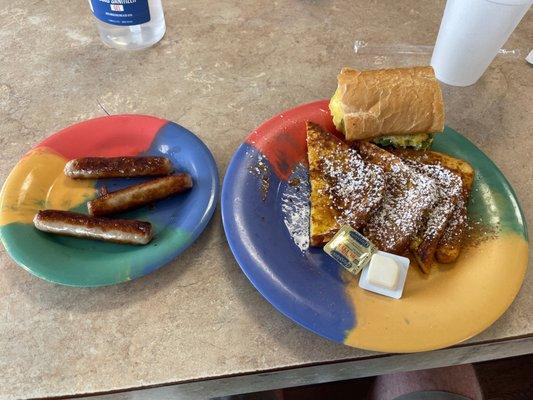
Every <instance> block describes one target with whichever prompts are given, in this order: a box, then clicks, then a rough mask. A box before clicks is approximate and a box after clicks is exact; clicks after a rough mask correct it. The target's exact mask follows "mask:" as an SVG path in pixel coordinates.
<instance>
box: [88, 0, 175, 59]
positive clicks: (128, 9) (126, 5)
mask: <svg viewBox="0 0 533 400" xmlns="http://www.w3.org/2000/svg"><path fill="white" fill-rule="evenodd" d="M89 4H90V6H91V10H92V12H93V15H94V16H95V18H96V23H97V26H98V31H99V32H100V38H101V39H102V41H103V42H104V43H105V44H107V45H108V46H111V47H114V48H116V49H121V50H141V49H145V48H147V47H150V46H153V45H154V44H156V43H157V42H159V41H160V40H161V38H162V37H163V35H164V34H165V29H166V27H165V16H164V14H163V6H162V5H161V0H89Z"/></svg>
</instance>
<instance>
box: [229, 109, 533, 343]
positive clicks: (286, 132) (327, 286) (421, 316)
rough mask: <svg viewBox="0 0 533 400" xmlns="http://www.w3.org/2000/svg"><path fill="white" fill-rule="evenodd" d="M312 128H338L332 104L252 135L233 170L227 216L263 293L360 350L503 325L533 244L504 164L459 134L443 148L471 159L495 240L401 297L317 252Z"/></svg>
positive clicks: (240, 255)
mask: <svg viewBox="0 0 533 400" xmlns="http://www.w3.org/2000/svg"><path fill="white" fill-rule="evenodd" d="M306 121H313V122H316V123H318V124H320V125H322V126H323V127H324V128H325V129H327V130H329V131H330V132H335V128H334V126H333V124H332V121H331V115H330V113H329V109H328V102H327V101H319V102H315V103H310V104H306V105H303V106H300V107H296V108H294V109H292V110H289V111H286V112H283V113H281V114H279V115H277V116H275V117H274V118H272V119H271V120H269V121H267V122H265V123H264V124H263V125H261V126H260V127H259V128H258V129H257V130H255V131H254V132H252V133H251V134H250V135H249V136H248V138H247V139H246V141H245V143H244V144H242V145H241V146H240V147H239V149H238V150H237V152H236V153H235V155H234V156H233V159H232V160H231V163H230V165H229V167H228V170H227V173H226V177H225V179H224V184H223V188H222V218H223V223H224V229H225V232H226V236H227V238H228V242H229V245H230V247H231V250H232V251H233V255H234V256H235V258H236V259H237V262H238V263H239V265H240V266H241V268H242V270H243V271H244V273H245V274H246V275H247V277H248V278H249V279H250V281H251V282H252V284H253V285H254V286H255V287H256V288H257V290H258V291H259V292H260V293H261V294H262V295H263V296H264V297H265V298H266V299H267V300H268V301H269V302H270V303H272V305H273V306H274V307H276V308H277V309H278V310H279V311H280V312H282V313H283V314H285V315H286V316H287V317H289V318H291V319H292V320H294V321H295V322H297V323H299V324H300V325H302V326H304V327H305V328H307V329H309V330H311V331H313V332H315V333H317V334H319V335H321V336H324V337H326V338H328V339H331V340H334V341H337V342H341V343H345V344H347V345H350V346H354V347H359V348H364V349H368V350H377V351H386V352H414V351H425V350H432V349H438V348H442V347H447V346H451V345H453V344H456V343H458V342H461V341H463V340H466V339H468V338H470V337H472V336H474V335H476V334H477V333H479V332H481V331H482V330H484V329H486V328H487V327H488V326H489V325H491V324H492V323H493V322H494V321H495V320H496V319H497V318H498V317H499V316H500V315H502V313H503V312H504V311H505V310H506V309H507V307H509V305H510V304H511V302H512V301H513V299H514V298H515V296H516V294H517V293H518V290H519V289H520V286H521V284H522V281H523V279H524V275H525V271H526V265H527V257H528V242H527V233H526V227H525V222H524V216H523V214H522V212H521V210H520V207H519V205H518V201H517V199H516V196H515V194H514V192H513V190H512V188H511V186H510V185H509V183H508V182H507V180H506V179H505V177H504V176H503V175H502V173H501V172H500V171H499V170H498V168H497V167H496V166H495V165H494V164H493V163H492V162H491V161H490V160H489V158H488V157H487V156H485V155H484V154H483V153H482V152H481V151H480V150H479V149H478V148H477V147H476V146H474V145H473V144H472V143H471V142H469V141H468V140H467V139H466V138H464V137H463V136H461V135H460V134H459V133H457V132H455V131H454V130H452V129H450V128H446V129H445V132H444V133H443V134H440V135H437V138H436V140H435V142H434V144H433V149H435V150H437V151H442V152H445V153H448V154H451V155H453V156H456V157H459V158H462V159H465V160H467V161H469V162H470V163H471V164H472V165H473V166H474V168H475V170H476V179H475V183H474V187H473V191H472V195H471V201H470V205H469V217H470V220H471V221H475V226H476V227H477V228H480V230H481V231H483V232H485V235H484V236H483V237H482V238H481V239H479V240H476V242H475V243H474V242H473V241H470V242H469V243H467V244H466V245H465V248H464V249H463V251H462V253H461V256H460V258H459V259H458V261H457V262H456V263H455V264H454V265H446V266H444V265H443V266H440V267H437V268H435V269H434V271H433V272H432V273H431V274H430V275H429V276H425V275H424V274H422V273H421V272H420V271H419V269H418V268H417V267H416V266H415V265H411V268H409V275H408V278H407V283H406V286H405V290H404V294H403V297H402V298H401V299H400V300H394V299H391V298H387V297H383V296H380V295H378V294H374V293H371V292H367V291H365V290H363V289H361V288H359V286H358V284H357V282H358V278H355V277H353V276H352V275H350V274H349V273H346V272H345V271H344V270H343V269H342V268H341V267H340V266H339V265H338V264H337V263H336V262H335V261H334V260H333V259H331V258H330V257H329V256H327V255H326V254H325V253H324V252H323V251H322V250H321V249H308V248H307V246H306V244H307V241H308V229H309V202H308V196H309V183H308V177H307V161H306V160H307V154H306V141H305V137H306V130H305V123H306Z"/></svg>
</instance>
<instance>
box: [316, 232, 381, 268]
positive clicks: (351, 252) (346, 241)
mask: <svg viewBox="0 0 533 400" xmlns="http://www.w3.org/2000/svg"><path fill="white" fill-rule="evenodd" d="M324 251H325V252H326V253H328V255H329V256H330V257H332V258H333V259H335V261H337V262H338V263H339V264H340V265H342V266H343V267H344V268H346V269H347V270H348V271H350V272H351V273H352V274H354V275H357V274H358V273H359V272H361V270H362V269H363V268H364V267H365V266H366V265H368V263H369V262H370V259H371V258H372V255H373V254H375V253H376V252H377V251H378V249H377V248H376V246H374V245H373V244H372V243H371V242H370V241H369V240H368V239H367V238H366V237H364V236H363V235H361V234H360V233H359V232H357V231H356V230H354V229H352V228H351V227H350V226H349V225H344V226H343V227H342V228H341V229H339V231H338V232H337V233H336V234H335V236H333V238H332V239H331V240H330V241H329V242H328V243H327V244H326V245H325V246H324Z"/></svg>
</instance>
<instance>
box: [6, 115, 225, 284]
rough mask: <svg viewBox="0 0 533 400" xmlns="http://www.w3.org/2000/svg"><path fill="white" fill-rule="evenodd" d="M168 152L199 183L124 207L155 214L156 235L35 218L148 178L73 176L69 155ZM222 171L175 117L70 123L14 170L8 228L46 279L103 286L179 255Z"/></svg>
mask: <svg viewBox="0 0 533 400" xmlns="http://www.w3.org/2000/svg"><path fill="white" fill-rule="evenodd" d="M123 155H128V156H134V155H164V156H167V157H169V158H170V159H171V160H172V163H173V164H174V166H175V168H176V170H178V171H185V172H188V173H189V174H190V175H191V176H192V178H193V181H194V187H193V189H192V190H190V191H188V192H187V193H184V194H180V195H177V196H173V197H170V198H168V199H165V200H163V201H160V202H157V203H156V204H155V205H153V206H150V207H144V208H141V209H138V210H135V211H132V212H129V213H126V214H124V215H123V217H125V218H135V219H140V220H145V221H150V222H151V223H152V224H153V226H154V230H155V237H154V240H153V241H152V242H151V243H149V244H148V245H146V246H130V245H119V244H112V243H104V242H97V241H91V240H84V239H77V238H69V237H62V236H56V235H51V234H47V233H43V232H40V231H37V230H36V229H35V228H34V227H33V224H32V219H33V216H34V215H35V213H36V212H37V211H38V210H40V209H45V208H53V209H61V210H74V211H80V212H87V208H86V205H85V203H86V202H87V200H89V199H91V198H94V197H95V196H96V192H97V190H98V189H99V188H100V187H102V186H106V187H108V188H109V189H110V190H116V189H119V188H122V187H125V186H128V185H131V184H133V183H136V182H140V181H141V180H143V179H142V178H138V179H106V180H72V179H69V178H67V177H66V176H65V175H64V174H63V167H64V166H65V163H66V162H67V161H68V160H70V159H72V158H77V157H85V156H108V157H111V156H123ZM218 186H219V182H218V173H217V168H216V165H215V161H214V159H213V156H212V155H211V153H210V151H209V149H208V148H207V147H206V146H205V144H204V143H203V142H202V141H201V140H200V139H199V138H198V137H196V136H195V135H194V134H193V133H191V132H189V131H188V130H187V129H185V128H183V127H181V126H179V125H176V124H175V123H172V122H169V121H166V120H163V119H159V118H155V117H149V116H141V115H118V116H110V117H103V118H97V119H92V120H89V121H85V122H82V123H80V124H77V125H73V126H70V127H68V128H66V129H64V130H62V131H60V132H58V133H56V134H54V135H52V136H50V137H49V138H47V139H46V140H44V141H42V142H41V143H39V144H38V145H37V146H36V147H35V148H33V149H32V150H30V151H29V152H28V153H27V154H26V155H25V156H24V157H23V158H22V159H21V160H20V161H19V163H18V164H17V165H16V166H15V168H14V169H13V170H12V171H11V173H10V175H9V176H8V178H7V180H6V182H5V183H4V187H3V189H2V193H1V195H0V235H1V239H2V242H3V243H4V246H5V248H6V250H7V252H8V253H9V255H10V256H11V257H12V258H13V260H15V261H16V262H17V263H18V264H19V265H20V266H22V267H23V268H24V269H26V270H28V271H29V272H31V273H32V274H34V275H37V276H38V277H40V278H43V279H45V280H48V281H51V282H55V283H60V284H64V285H71V286H102V285H111V284H115V283H119V282H124V281H128V280H131V279H135V278H138V277H140V276H143V275H146V274H148V273H150V272H151V271H153V270H155V269H157V268H159V267H161V266H162V265H164V264H166V263H168V262H169V261H170V260H172V259H173V258H175V257H176V256H177V255H178V254H179V253H181V252H182V251H183V250H184V249H186V248H187V247H188V246H189V245H190V244H191V243H192V242H193V241H194V240H195V239H196V238H197V237H198V235H200V233H201V232H202V231H203V229H204V228H205V226H206V225H207V223H208V222H209V220H210V218H211V216H212V215H213V211H214V209H215V207H216V202H217V197H218V194H217V193H218Z"/></svg>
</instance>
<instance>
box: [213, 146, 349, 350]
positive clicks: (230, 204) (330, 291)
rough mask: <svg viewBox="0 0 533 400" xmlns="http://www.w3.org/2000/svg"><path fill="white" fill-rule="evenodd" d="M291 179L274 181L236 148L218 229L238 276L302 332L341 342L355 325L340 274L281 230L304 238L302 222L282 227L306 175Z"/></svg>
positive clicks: (247, 149)
mask: <svg viewBox="0 0 533 400" xmlns="http://www.w3.org/2000/svg"><path fill="white" fill-rule="evenodd" d="M297 173H299V174H301V175H298V176H297V179H298V181H297V182H296V183H295V182H294V178H291V179H289V180H288V181H283V180H280V179H279V178H278V177H277V176H276V174H274V172H272V169H271V167H270V164H269V163H268V161H267V160H266V158H264V157H263V156H262V155H261V154H260V153H259V152H258V151H257V150H256V149H255V148H254V147H252V146H250V145H249V144H243V145H241V146H240V147H239V149H238V150H237V152H236V153H235V155H234V156H233V159H232V160H231V163H230V165H229V167H228V170H227V172H226V176H225V178H224V184H223V187H222V203H221V207H222V219H223V223H224V229H225V232H226V236H227V238H228V243H229V245H230V247H231V250H232V252H233V255H234V256H235V258H236V260H237V262H238V263H239V265H240V266H241V268H242V270H243V272H244V273H245V274H246V276H247V277H248V278H249V279H250V281H251V282H252V284H253V285H254V286H255V287H256V289H257V290H258V291H259V292H260V293H261V294H262V295H263V296H264V297H265V298H266V299H267V300H268V301H269V302H270V303H271V304H272V305H273V306H274V307H276V308H277V309H278V310H279V311H280V312H281V313H283V314H285V315H286V316H287V317H289V318H291V319H292V320H294V321H296V322H297V323H299V324H300V325H302V326H304V327H305V328H307V329H310V330H311V331H313V332H315V333H317V334H319V335H321V336H324V337H326V338H329V339H332V340H335V341H338V342H342V341H343V340H344V337H345V335H346V331H348V330H349V329H351V328H353V327H354V325H355V320H354V318H355V317H354V313H353V310H352V308H351V305H350V303H349V301H348V298H347V296H346V295H345V292H344V290H345V284H344V282H343V279H342V273H343V272H344V270H343V268H342V267H340V266H339V265H338V264H337V263H335V261H333V260H332V259H331V258H330V257H329V256H328V255H327V254H326V253H324V252H323V251H322V249H311V250H307V251H302V250H301V249H300V248H299V246H298V244H297V243H296V242H295V236H294V235H291V234H290V233H289V229H288V226H287V225H286V224H289V225H290V228H291V229H292V230H295V229H296V230H298V223H299V222H300V223H301V228H302V231H303V232H305V235H307V236H308V231H307V229H308V228H307V227H306V226H305V221H298V220H293V221H288V220H287V219H288V218H290V215H289V214H288V213H287V212H285V211H284V210H283V206H284V205H286V206H288V205H290V202H291V200H294V199H296V198H297V196H294V197H293V196H291V195H290V194H291V192H292V191H294V190H297V189H298V187H302V186H301V185H302V184H307V169H306V168H304V167H302V168H300V169H299V171H297ZM258 175H260V176H258ZM258 178H259V179H258ZM302 190H303V189H302ZM296 236H297V235H296ZM296 239H297V237H296Z"/></svg>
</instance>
